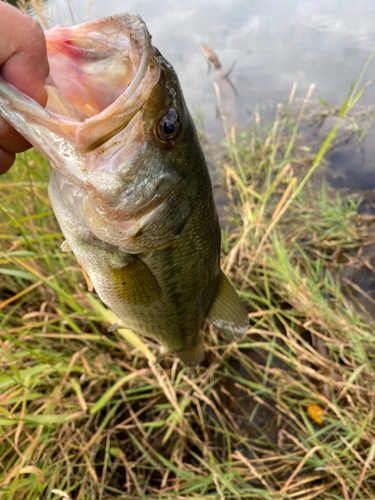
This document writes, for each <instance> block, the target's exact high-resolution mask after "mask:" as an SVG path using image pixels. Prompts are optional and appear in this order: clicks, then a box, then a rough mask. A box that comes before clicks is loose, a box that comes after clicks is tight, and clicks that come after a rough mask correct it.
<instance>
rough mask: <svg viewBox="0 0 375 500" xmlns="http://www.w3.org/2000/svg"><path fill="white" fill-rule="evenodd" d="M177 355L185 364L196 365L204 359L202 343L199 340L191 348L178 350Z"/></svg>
mask: <svg viewBox="0 0 375 500" xmlns="http://www.w3.org/2000/svg"><path fill="white" fill-rule="evenodd" d="M177 355H178V356H179V358H180V359H181V360H182V361H183V362H184V364H185V365H186V366H197V365H199V363H201V362H202V361H203V360H204V345H203V343H202V342H201V341H199V343H198V344H197V345H195V346H194V347H192V348H191V349H186V351H181V352H178V353H177Z"/></svg>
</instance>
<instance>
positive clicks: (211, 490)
mask: <svg viewBox="0 0 375 500" xmlns="http://www.w3.org/2000/svg"><path fill="white" fill-rule="evenodd" d="M355 101H356V97H355V95H354V93H352V94H351V96H350V97H349V98H348V100H347V101H346V103H345V104H344V106H343V108H342V110H341V116H342V117H344V116H345V115H347V113H348V112H349V111H350V109H351V108H352V105H354V103H355ZM302 116H303V113H302V114H301V115H300V116H299V117H297V119H293V118H292V117H291V115H290V114H289V113H288V112H285V111H283V110H281V109H279V110H278V113H277V115H276V118H275V121H274V123H272V124H271V125H270V126H266V127H263V125H262V124H261V120H260V118H259V116H258V114H257V113H255V114H254V116H253V126H252V127H251V128H250V130H249V131H246V132H239V133H237V132H236V130H234V129H233V130H226V144H225V154H224V158H223V179H224V181H225V183H226V185H227V187H228V192H229V196H230V200H231V202H230V204H229V205H228V222H230V225H229V226H228V227H230V231H229V230H227V231H225V232H224V241H223V269H224V270H225V271H226V272H227V274H228V276H229V277H230V278H231V279H232V280H233V282H234V283H235V284H236V286H237V288H238V290H239V292H240V294H241V296H242V298H243V300H244V302H245V303H246V304H247V305H248V309H249V311H250V318H251V328H250V329H249V332H248V334H247V335H246V336H245V338H244V339H242V340H241V341H239V342H237V343H233V344H228V343H226V342H225V341H224V340H223V339H221V338H220V337H218V334H217V332H216V331H215V330H214V329H212V328H210V327H208V326H207V327H206V346H207V347H206V360H205V362H204V363H203V364H202V365H201V366H200V367H198V368H196V369H188V368H186V367H184V366H183V365H182V363H181V362H180V361H179V360H178V359H177V358H176V359H175V358H172V357H170V358H165V359H163V360H162V361H161V363H160V364H156V362H155V359H156V356H157V353H158V348H157V346H155V345H154V344H151V343H148V342H143V341H142V340H141V339H139V338H138V336H137V335H135V334H134V333H132V332H130V331H128V330H119V331H117V332H114V333H108V332H107V328H108V326H109V325H110V324H112V323H113V321H114V317H113V314H112V313H110V312H109V311H107V310H106V309H105V308H104V307H103V305H102V304H101V303H100V301H99V300H98V299H97V297H96V296H95V294H94V293H93V294H90V293H88V292H87V287H86V284H85V281H84V278H83V276H82V274H81V272H80V269H79V267H78V265H77V262H76V261H75V259H74V258H73V257H72V255H70V254H66V253H63V252H61V250H60V244H61V243H62V241H63V237H62V234H61V232H60V230H59V228H58V226H57V223H56V221H55V219H54V216H53V214H52V212H51V207H50V204H49V201H48V197H47V191H46V190H47V182H48V169H49V167H48V164H47V162H46V160H45V159H44V158H42V157H41V156H40V155H39V154H38V153H37V152H35V151H30V152H28V153H25V154H22V155H19V157H18V160H17V163H16V165H15V166H14V167H13V168H12V169H11V171H10V172H9V173H8V174H7V175H5V176H4V177H2V178H0V184H1V193H2V194H1V196H2V198H1V212H2V217H1V219H0V249H1V253H0V274H1V281H0V498H1V500H10V499H15V500H26V499H27V500H37V499H38V500H39V499H43V500H58V499H61V498H63V499H67V498H71V499H75V500H91V499H97V500H99V499H102V500H105V499H111V498H116V499H117V498H124V499H125V498H127V499H131V498H134V499H146V498H147V499H155V500H156V499H160V500H164V499H171V500H172V499H195V500H197V499H212V500H214V499H218V500H224V499H244V498H254V499H272V500H274V499H276V500H278V499H280V500H282V499H296V500H308V499H312V498H319V499H345V500H347V499H348V500H349V499H350V500H355V499H370V498H374V496H375V472H374V468H373V463H372V462H373V459H374V457H375V444H374V443H375V424H374V421H375V420H374V412H375V399H374V398H375V392H374V379H375V368H374V360H375V336H374V325H373V322H372V319H369V318H370V313H369V312H368V311H366V310H365V309H364V307H363V304H362V303H361V301H360V300H357V301H353V300H350V297H349V294H348V293H347V292H345V290H344V284H343V281H342V280H340V276H341V273H342V270H343V269H344V268H347V267H348V266H350V265H351V262H352V260H351V256H352V255H354V254H355V253H356V252H357V255H359V254H360V252H361V249H362V248H363V247H364V246H366V245H369V244H370V243H372V242H373V241H374V236H373V231H372V230H371V223H372V220H370V221H369V219H368V218H366V217H361V216H360V215H358V213H357V209H358V206H359V203H360V200H358V199H356V198H353V199H348V198H344V197H340V196H339V195H337V194H336V193H332V191H331V189H330V188H329V187H328V186H326V185H325V184H324V183H323V184H322V185H321V186H320V187H319V190H318V191H317V189H316V187H315V188H314V189H313V188H311V187H310V184H309V182H308V181H309V180H310V179H311V177H312V174H313V173H314V172H315V171H316V170H317V168H318V167H319V165H320V164H321V161H322V159H323V155H324V153H325V151H326V149H327V148H328V147H329V144H330V142H331V141H332V139H333V137H334V134H335V132H336V128H335V129H334V130H333V131H332V133H331V134H330V135H329V137H328V138H327V141H326V142H324V144H323V145H322V148H321V149H320V151H319V153H318V155H317V156H316V157H310V156H309V157H306V155H305V156H304V158H302V156H300V155H299V153H298V151H299V150H298V147H297V145H298V126H299V124H300V122H301V119H302ZM338 123H339V122H338ZM347 282H348V280H347ZM347 282H345V283H346V285H348V283H347ZM349 285H350V284H349ZM363 293H364V292H363ZM370 298H371V297H370ZM59 491H60V493H59Z"/></svg>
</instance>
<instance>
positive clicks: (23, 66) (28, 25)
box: [0, 0, 49, 174]
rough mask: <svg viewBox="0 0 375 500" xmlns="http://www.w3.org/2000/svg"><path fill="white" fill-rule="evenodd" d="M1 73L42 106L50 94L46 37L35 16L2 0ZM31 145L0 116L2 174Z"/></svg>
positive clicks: (0, 25) (0, 5)
mask: <svg viewBox="0 0 375 500" xmlns="http://www.w3.org/2000/svg"><path fill="white" fill-rule="evenodd" d="M0 72H1V76H2V77H3V78H4V80H5V81H7V82H8V83H10V84H12V85H13V86H14V87H16V88H17V89H19V90H20V91H21V92H23V93H24V94H26V95H28V96H29V97H31V98H32V99H34V100H35V101H37V102H38V103H39V104H41V105H42V106H45V105H46V102H47V93H46V91H45V89H44V81H45V79H46V78H47V76H48V73H49V67H48V61H47V49H46V40H45V38H44V34H43V31H42V28H41V26H40V25H39V23H38V22H37V21H35V19H32V18H31V17H29V16H27V15H26V14H23V13H22V12H21V11H19V10H18V9H16V8H15V7H12V6H11V5H8V4H6V3H5V2H3V1H1V0H0ZM29 147H30V144H29V143H28V142H27V141H26V139H24V138H23V137H22V136H21V135H20V134H19V133H18V132H16V131H15V130H14V128H13V127H11V125H9V124H8V123H7V122H6V121H5V120H4V119H3V118H2V117H0V174H4V173H5V172H7V170H9V168H10V167H11V166H12V165H13V162H14V159H15V153H20V152H21V151H25V150H26V149H28V148H29Z"/></svg>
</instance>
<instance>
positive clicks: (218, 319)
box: [206, 271, 249, 340]
mask: <svg viewBox="0 0 375 500" xmlns="http://www.w3.org/2000/svg"><path fill="white" fill-rule="evenodd" d="M206 318H207V319H208V321H209V322H210V323H211V324H212V325H213V326H214V327H215V328H217V329H218V330H219V332H220V333H222V334H223V335H224V337H226V338H227V339H228V340H237V339H240V338H241V337H243V336H244V335H245V333H246V331H247V329H248V328H249V318H248V315H247V311H246V309H245V307H244V305H243V304H242V302H241V299H240V298H239V296H238V295H237V292H236V290H235V289H234V288H233V286H232V285H231V284H230V283H229V280H228V278H227V277H226V276H225V274H224V273H223V272H222V271H221V276H220V284H219V288H218V290H217V292H216V295H215V298H214V301H213V302H212V304H211V307H210V309H209V311H208V313H207V316H206Z"/></svg>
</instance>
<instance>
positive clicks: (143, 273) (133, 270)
mask: <svg viewBox="0 0 375 500" xmlns="http://www.w3.org/2000/svg"><path fill="white" fill-rule="evenodd" d="M129 257H130V256H129ZM111 279H112V281H113V283H114V286H115V287H116V291H117V293H118V296H119V298H121V300H123V301H124V302H126V303H128V304H133V305H140V304H150V303H152V302H155V301H156V300H157V299H158V298H159V297H160V296H161V294H162V291H161V288H160V286H159V283H158V282H157V280H156V278H155V277H154V275H153V274H152V272H151V271H150V269H149V268H148V267H147V265H146V264H145V263H144V262H143V261H142V260H140V259H139V258H138V257H137V256H136V255H134V256H131V258H128V259H127V260H126V263H125V264H124V265H123V266H122V267H111Z"/></svg>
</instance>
